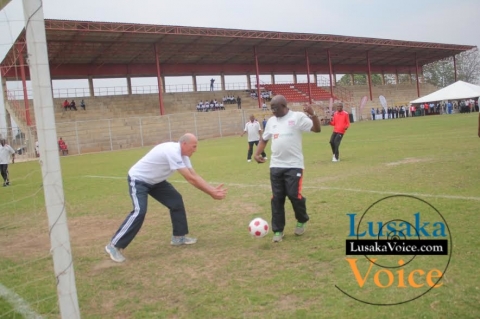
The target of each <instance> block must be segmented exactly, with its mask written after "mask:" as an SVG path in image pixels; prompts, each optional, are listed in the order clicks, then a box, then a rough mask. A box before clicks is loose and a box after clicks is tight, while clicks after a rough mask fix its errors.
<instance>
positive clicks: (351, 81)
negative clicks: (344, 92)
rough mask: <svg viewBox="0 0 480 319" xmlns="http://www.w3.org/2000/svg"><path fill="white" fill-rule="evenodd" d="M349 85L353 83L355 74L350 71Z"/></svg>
mask: <svg viewBox="0 0 480 319" xmlns="http://www.w3.org/2000/svg"><path fill="white" fill-rule="evenodd" d="M350 85H355V76H354V75H353V73H350Z"/></svg>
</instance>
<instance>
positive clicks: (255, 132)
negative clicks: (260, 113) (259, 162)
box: [244, 120, 261, 142]
mask: <svg viewBox="0 0 480 319" xmlns="http://www.w3.org/2000/svg"><path fill="white" fill-rule="evenodd" d="M260 130H261V128H260V123H258V121H257V120H255V121H253V123H252V122H251V121H248V122H247V123H246V124H245V129H244V131H245V132H247V134H248V141H249V142H254V141H260Z"/></svg>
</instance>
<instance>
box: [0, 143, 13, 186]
mask: <svg viewBox="0 0 480 319" xmlns="http://www.w3.org/2000/svg"><path fill="white" fill-rule="evenodd" d="M10 157H11V158H12V163H13V160H14V159H15V150H14V149H13V148H12V147H11V146H10V145H8V144H7V143H6V141H5V139H3V138H2V139H0V173H1V174H2V178H3V187H6V186H9V185H10V179H9V178H8V177H9V176H8V163H10Z"/></svg>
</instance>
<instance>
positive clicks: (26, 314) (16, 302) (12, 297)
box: [0, 284, 42, 319]
mask: <svg viewBox="0 0 480 319" xmlns="http://www.w3.org/2000/svg"><path fill="white" fill-rule="evenodd" d="M0 297H2V298H3V299H5V300H6V301H7V302H8V303H9V304H10V305H11V306H12V307H13V309H14V310H15V312H16V313H18V314H21V315H22V316H23V318H25V319H42V316H40V315H39V314H37V313H35V312H34V311H33V310H31V309H30V307H29V306H28V303H27V302H26V301H25V300H23V299H22V298H21V297H20V296H19V295H17V294H16V293H14V292H13V291H11V290H9V289H8V288H7V287H5V286H4V285H2V284H0Z"/></svg>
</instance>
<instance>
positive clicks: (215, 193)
mask: <svg viewBox="0 0 480 319" xmlns="http://www.w3.org/2000/svg"><path fill="white" fill-rule="evenodd" d="M178 172H179V173H180V174H181V175H182V176H183V178H185V180H186V181H187V182H189V183H190V184H192V185H193V186H195V187H196V188H198V189H199V190H201V191H202V192H204V193H206V194H208V195H210V196H211V197H212V198H213V199H224V198H225V196H227V189H226V188H223V184H220V185H218V186H217V187H214V186H212V185H210V184H208V183H207V182H206V181H205V180H204V179H203V178H202V177H201V176H200V175H198V174H197V173H196V172H195V170H194V169H193V168H181V169H178Z"/></svg>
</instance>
